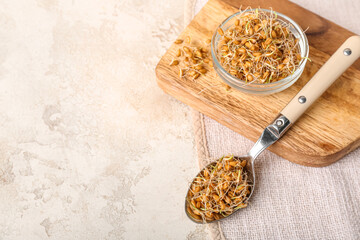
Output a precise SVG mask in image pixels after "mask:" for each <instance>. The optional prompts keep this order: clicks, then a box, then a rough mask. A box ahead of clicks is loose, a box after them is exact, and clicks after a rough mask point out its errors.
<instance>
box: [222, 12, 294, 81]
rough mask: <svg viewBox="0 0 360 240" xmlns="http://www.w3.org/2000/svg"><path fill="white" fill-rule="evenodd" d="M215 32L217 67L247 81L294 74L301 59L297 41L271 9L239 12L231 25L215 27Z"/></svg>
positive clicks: (271, 78) (276, 79) (267, 79)
mask: <svg viewBox="0 0 360 240" xmlns="http://www.w3.org/2000/svg"><path fill="white" fill-rule="evenodd" d="M218 34H219V35H220V36H221V37H220V39H219V43H218V49H217V57H218V59H219V62H220V64H221V66H222V67H223V68H224V69H225V70H226V71H227V72H228V73H230V74H231V75H233V76H234V77H236V78H238V79H240V80H243V81H245V82H248V83H260V84H261V83H270V82H276V81H279V80H281V79H283V78H286V77H287V76H289V75H291V74H292V73H294V72H295V70H296V69H297V67H298V66H299V63H300V61H301V54H300V48H299V45H298V42H299V40H298V39H297V38H295V36H294V35H293V34H292V32H291V31H290V25H289V24H286V23H285V22H283V21H281V20H279V19H277V14H276V12H274V11H269V12H265V11H261V10H259V9H254V10H250V11H249V10H247V11H241V12H240V14H239V15H238V16H237V18H236V20H235V22H234V25H233V26H231V27H230V28H228V29H226V30H224V29H222V28H221V27H219V28H218Z"/></svg>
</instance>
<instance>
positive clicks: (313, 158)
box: [156, 0, 360, 166]
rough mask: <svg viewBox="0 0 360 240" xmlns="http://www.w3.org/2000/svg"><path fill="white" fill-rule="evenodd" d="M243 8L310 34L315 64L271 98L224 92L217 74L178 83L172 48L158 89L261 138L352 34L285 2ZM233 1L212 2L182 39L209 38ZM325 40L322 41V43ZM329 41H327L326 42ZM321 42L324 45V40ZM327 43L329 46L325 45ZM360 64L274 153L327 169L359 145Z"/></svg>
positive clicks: (164, 61) (160, 68) (158, 70)
mask: <svg viewBox="0 0 360 240" xmlns="http://www.w3.org/2000/svg"><path fill="white" fill-rule="evenodd" d="M241 3H242V6H247V5H249V4H251V6H253V7H263V8H269V7H272V8H273V9H274V10H276V11H278V12H281V13H284V14H285V15H287V16H289V17H290V18H292V19H294V20H295V21H296V22H297V23H299V24H300V26H301V27H303V28H307V26H309V27H310V28H309V31H308V32H307V36H308V39H309V44H310V58H311V59H312V62H311V63H308V64H307V66H306V67H305V70H304V73H303V74H302V76H301V77H300V78H299V80H298V81H297V82H296V83H295V84H294V85H293V86H291V87H290V88H288V89H286V90H285V91H282V92H280V93H276V94H272V95H268V96H254V95H248V94H245V93H242V92H240V91H237V90H234V89H232V90H230V91H226V89H225V88H224V87H223V83H222V81H221V79H220V78H219V77H218V76H217V75H216V73H215V72H214V70H212V71H210V72H209V73H208V74H206V75H205V76H202V77H200V78H198V79H197V80H195V81H192V80H190V79H186V78H185V79H184V78H183V79H180V78H179V77H178V68H177V67H170V66H169V62H170V61H171V60H172V59H173V58H174V56H175V51H176V50H177V49H178V46H177V45H172V46H171V47H170V48H169V50H168V51H167V52H166V54H165V55H164V56H163V57H162V59H161V60H160V62H159V64H158V65H157V67H156V75H157V80H158V81H157V82H158V85H159V86H160V87H161V88H162V89H163V90H164V91H165V92H166V93H168V94H170V95H172V96H174V97H176V98H177V99H179V100H180V101H182V102H184V103H186V104H188V105H190V106H191V107H193V108H195V109H197V110H198V111H200V112H202V113H204V114H205V115H207V116H209V117H211V118H213V119H215V120H216V121H218V122H220V123H222V124H223V125H225V126H227V127H229V128H231V129H233V130H234V131H236V132H238V133H240V134H242V135H243V136H245V137H247V138H249V139H250V140H253V141H255V140H257V138H258V137H259V136H260V134H261V132H262V131H263V129H264V127H266V126H267V125H268V124H269V123H270V122H271V120H273V118H275V117H276V116H277V114H278V113H279V112H280V110H281V109H282V108H283V107H284V106H285V105H286V104H287V102H289V101H290V100H291V98H292V97H293V96H295V95H296V93H297V92H298V91H299V90H300V89H301V88H302V87H303V86H304V85H305V84H306V82H307V81H309V79H310V78H311V77H312V76H313V75H314V74H315V72H317V70H318V69H319V68H320V66H321V65H322V64H324V62H326V60H327V59H328V58H329V56H330V55H331V54H332V53H333V52H334V51H335V50H336V49H337V48H338V47H339V46H340V45H341V43H342V42H343V41H344V40H345V39H346V38H347V37H348V36H351V35H353V34H352V33H351V32H349V31H348V30H345V29H343V28H341V27H340V26H338V25H336V24H334V23H332V22H330V21H328V20H326V19H324V18H321V17H319V16H317V15H316V14H314V13H312V12H310V11H308V10H306V9H304V8H301V7H300V6H298V5H296V4H294V3H291V2H288V1H286V0H266V1H265V0H264V1H263V0H257V1H247V0H245V1H241ZM238 5H239V4H238V2H237V1H233V0H226V2H225V1H220V0H210V1H209V2H208V3H207V4H206V5H205V7H204V8H203V9H202V10H201V11H200V12H199V14H198V15H196V16H195V18H194V20H193V21H192V22H191V23H190V24H189V25H188V27H187V28H186V29H185V30H184V31H183V33H182V34H181V35H180V38H181V37H184V36H192V39H194V40H195V42H196V41H200V40H204V39H208V38H211V36H212V34H213V31H214V29H215V28H216V27H217V26H218V25H219V23H221V22H222V21H223V20H224V19H225V18H226V17H228V16H229V15H231V14H233V13H234V12H236V11H237V10H238V7H239V6H238ZM321 39H322V40H321ZM325 39H327V40H326V41H325ZM321 41H322V42H321ZM324 43H326V44H324ZM359 79H360V64H359V61H358V62H356V63H355V64H354V65H353V66H352V67H351V68H349V69H348V70H347V71H346V72H345V73H344V74H343V75H342V76H341V77H340V78H339V79H338V80H337V81H336V82H335V83H334V84H333V85H332V86H331V87H330V88H329V89H328V90H327V91H326V92H325V93H324V94H323V95H322V96H321V97H320V98H319V100H318V101H317V102H316V103H315V104H313V106H312V107H311V108H310V109H309V110H308V111H307V112H306V113H305V114H304V115H303V116H302V117H301V118H300V119H299V120H298V121H297V122H296V124H295V125H294V126H293V127H292V128H291V129H290V130H289V131H288V132H287V133H286V134H285V135H284V137H283V138H282V139H280V140H279V141H278V142H277V143H276V144H274V145H273V146H271V147H270V148H269V149H270V151H272V152H274V153H276V154H278V155H279V156H281V157H284V158H285V159H288V160H290V161H292V162H294V163H298V164H302V165H306V166H326V165H329V164H331V163H333V162H335V161H337V160H338V159H340V158H341V157H343V156H344V155H345V154H347V153H348V152H350V151H352V150H354V149H355V148H357V147H358V146H359V145H360V124H359V123H360V102H359V99H360V98H359V97H360V80H359Z"/></svg>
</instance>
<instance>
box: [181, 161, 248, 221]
mask: <svg viewBox="0 0 360 240" xmlns="http://www.w3.org/2000/svg"><path fill="white" fill-rule="evenodd" d="M246 164H247V162H246V160H241V159H237V158H235V157H234V156H226V157H222V158H221V159H219V160H218V161H217V162H216V163H214V164H212V165H210V166H209V167H207V168H205V169H204V170H202V171H201V172H200V173H199V174H198V176H197V177H196V178H195V180H194V181H193V182H192V184H191V186H190V189H189V192H188V195H187V197H186V201H187V212H188V213H189V214H190V216H191V217H192V218H193V219H194V220H195V221H199V222H208V221H213V220H219V219H221V218H224V217H226V216H228V215H229V214H231V213H232V212H234V211H235V210H237V209H239V208H245V207H246V206H247V204H248V198H249V196H250V193H251V188H252V183H251V181H250V180H249V178H248V174H247V171H246V169H245V166H246Z"/></svg>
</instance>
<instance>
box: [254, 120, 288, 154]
mask: <svg viewBox="0 0 360 240" xmlns="http://www.w3.org/2000/svg"><path fill="white" fill-rule="evenodd" d="M291 125H292V123H291V122H290V121H289V119H287V118H286V117H285V116H284V115H282V114H280V115H279V116H278V117H277V118H276V119H275V120H274V121H273V123H271V124H270V125H269V126H267V127H266V128H265V129H264V131H263V133H262V134H261V136H260V138H259V139H258V140H257V142H256V143H255V145H254V146H253V147H252V148H251V150H250V151H249V155H250V156H251V158H252V159H253V161H254V160H255V159H256V158H257V157H258V156H259V155H260V153H262V152H263V151H264V150H265V149H266V148H268V147H269V146H271V145H272V144H273V143H275V142H276V141H277V140H279V139H280V138H281V136H282V135H284V133H285V132H286V131H287V130H288V129H289V128H290V126H291Z"/></svg>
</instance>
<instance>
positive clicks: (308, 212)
mask: <svg viewBox="0 0 360 240" xmlns="http://www.w3.org/2000/svg"><path fill="white" fill-rule="evenodd" d="M205 3H206V0H197V1H196V0H187V5H186V6H187V8H186V10H185V23H188V22H189V21H190V20H191V19H192V18H193V16H194V13H196V12H198V11H199V10H200V8H201V7H202V6H203V5H204V4H205ZM296 3H298V4H300V5H302V6H304V7H307V8H309V9H310V10H312V11H314V12H317V13H318V14H320V15H323V16H324V17H327V18H329V19H331V20H333V21H335V22H337V23H341V24H342V25H343V26H348V28H349V29H350V30H352V31H354V32H358V33H359V32H360V26H359V25H358V24H357V22H358V21H359V20H360V17H358V15H357V12H358V11H359V10H360V3H359V2H352V1H350V0H347V1H341V4H340V2H336V1H335V0H332V1H310V0H307V1H296ZM334 6H335V7H336V9H334ZM316 10H319V11H316ZM193 124H194V131H195V137H196V139H195V142H196V146H197V151H198V158H199V165H200V167H203V166H204V165H205V164H206V163H207V162H209V161H211V160H213V159H216V158H219V157H221V156H223V155H224V154H229V153H232V154H235V155H236V154H239V155H240V154H244V153H246V152H247V151H248V150H249V149H250V148H251V146H252V145H253V144H254V143H253V142H251V141H249V140H247V139H246V138H244V137H243V136H241V135H239V134H237V133H235V132H233V131H232V130H230V129H228V128H226V127H224V126H222V125H221V124H219V123H217V122H216V121H214V120H212V119H210V118H208V117H206V116H204V115H202V114H200V113H198V112H196V111H193ZM359 124H360V123H359ZM359 160H360V149H357V150H356V151H354V152H352V153H351V154H349V155H347V156H345V157H344V158H343V159H341V161H339V162H337V163H335V164H333V165H331V166H329V167H324V168H310V167H304V166H300V165H296V164H293V163H291V162H289V161H287V160H285V159H283V158H281V157H279V156H277V155H275V154H273V153H271V152H269V151H265V152H264V153H263V154H262V155H261V156H260V157H259V159H258V160H257V162H256V176H257V185H256V189H255V192H254V195H253V198H252V199H251V204H250V205H249V207H247V208H245V209H243V210H242V211H239V212H237V213H236V214H234V215H233V216H231V217H229V218H227V219H225V220H223V221H221V222H219V223H214V224H209V230H210V233H211V235H212V238H213V239H224V238H226V239H360V161H359Z"/></svg>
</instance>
